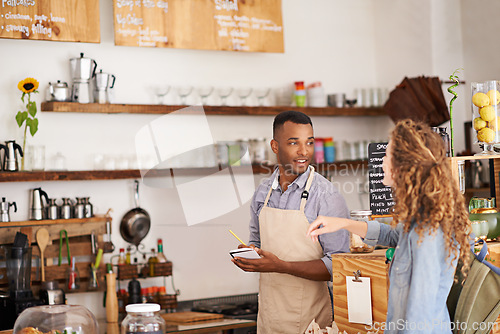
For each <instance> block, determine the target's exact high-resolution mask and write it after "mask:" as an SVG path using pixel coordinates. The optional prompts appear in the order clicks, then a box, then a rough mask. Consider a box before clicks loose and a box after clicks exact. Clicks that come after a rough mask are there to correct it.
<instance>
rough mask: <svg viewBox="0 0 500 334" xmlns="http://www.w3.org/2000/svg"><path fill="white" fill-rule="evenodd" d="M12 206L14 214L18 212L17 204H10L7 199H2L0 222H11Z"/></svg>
mask: <svg viewBox="0 0 500 334" xmlns="http://www.w3.org/2000/svg"><path fill="white" fill-rule="evenodd" d="M11 206H13V207H14V212H17V205H16V202H11V203H8V202H6V201H5V197H2V202H0V222H2V223H7V222H10V214H9V210H10V207H11Z"/></svg>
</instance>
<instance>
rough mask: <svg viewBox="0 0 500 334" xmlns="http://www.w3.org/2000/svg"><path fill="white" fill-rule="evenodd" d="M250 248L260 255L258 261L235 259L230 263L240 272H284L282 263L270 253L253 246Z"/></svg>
mask: <svg viewBox="0 0 500 334" xmlns="http://www.w3.org/2000/svg"><path fill="white" fill-rule="evenodd" d="M250 247H251V248H253V249H255V251H256V252H257V254H259V255H260V259H243V258H241V257H235V258H234V259H232V260H231V261H232V262H233V263H234V264H235V265H236V266H238V267H239V268H240V269H241V270H243V271H247V272H259V273H270V272H275V273H276V272H278V273H282V272H284V271H283V265H284V261H282V260H280V259H279V258H278V257H277V256H276V255H274V254H273V253H271V252H266V251H263V250H262V249H259V248H257V247H255V246H254V245H250ZM239 248H240V247H239Z"/></svg>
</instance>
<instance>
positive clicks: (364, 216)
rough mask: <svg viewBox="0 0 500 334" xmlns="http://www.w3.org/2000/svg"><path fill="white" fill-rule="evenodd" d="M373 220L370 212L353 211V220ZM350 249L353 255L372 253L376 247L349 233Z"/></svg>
mask: <svg viewBox="0 0 500 334" xmlns="http://www.w3.org/2000/svg"><path fill="white" fill-rule="evenodd" d="M371 218H372V212H371V211H370V210H353V211H351V219H353V220H358V221H365V222H366V221H368V220H371ZM349 249H350V251H351V253H370V252H373V250H374V249H375V247H373V246H369V245H367V244H365V243H364V242H363V240H362V239H361V237H360V236H359V235H357V234H354V233H349Z"/></svg>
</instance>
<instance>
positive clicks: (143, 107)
mask: <svg viewBox="0 0 500 334" xmlns="http://www.w3.org/2000/svg"><path fill="white" fill-rule="evenodd" d="M186 107H188V106H187V105H163V104H113V103H78V102H56V101H50V102H43V103H42V106H41V111H44V112H78V113H104V114H119V113H128V114H169V113H172V112H174V111H178V110H180V109H183V108H186ZM203 110H204V112H205V113H206V114H207V115H240V116H274V115H277V114H279V113H280V112H282V111H285V110H297V111H301V112H303V113H305V114H307V115H309V116H384V115H387V113H386V112H385V111H384V109H383V108H381V107H370V108H363V107H347V108H336V107H292V106H272V107H267V106H207V105H204V106H203Z"/></svg>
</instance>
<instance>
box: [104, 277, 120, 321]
mask: <svg viewBox="0 0 500 334" xmlns="http://www.w3.org/2000/svg"><path fill="white" fill-rule="evenodd" d="M106 321H107V322H118V296H117V295H116V274H115V273H114V272H113V270H112V269H110V268H109V267H108V273H107V274H106Z"/></svg>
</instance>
